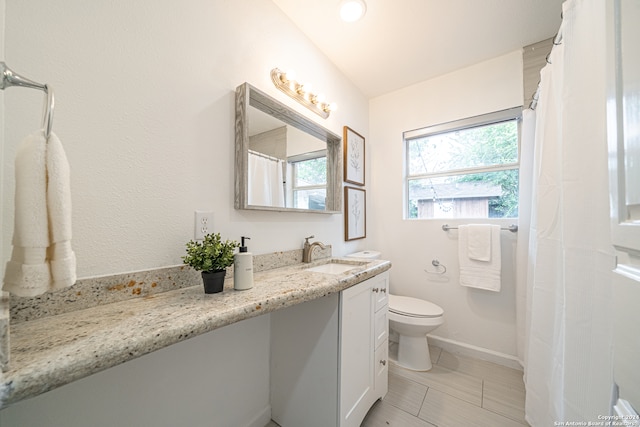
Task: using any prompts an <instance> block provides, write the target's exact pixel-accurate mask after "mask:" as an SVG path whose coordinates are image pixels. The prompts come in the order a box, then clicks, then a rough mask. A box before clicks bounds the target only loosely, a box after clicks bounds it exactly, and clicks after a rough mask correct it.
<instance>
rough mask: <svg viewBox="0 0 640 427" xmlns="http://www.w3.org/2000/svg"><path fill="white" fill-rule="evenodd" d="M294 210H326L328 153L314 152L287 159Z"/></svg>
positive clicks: (323, 151) (324, 151)
mask: <svg viewBox="0 0 640 427" xmlns="http://www.w3.org/2000/svg"><path fill="white" fill-rule="evenodd" d="M287 161H288V163H289V165H290V173H291V182H292V183H293V185H292V189H291V191H292V196H293V198H292V200H293V207H294V208H301V209H318V210H324V208H325V203H326V198H327V152H326V150H320V151H314V152H312V153H307V154H304V155H299V156H290V157H289V158H288V159H287Z"/></svg>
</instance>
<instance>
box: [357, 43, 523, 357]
mask: <svg viewBox="0 0 640 427" xmlns="http://www.w3.org/2000/svg"><path fill="white" fill-rule="evenodd" d="M519 105H522V55H521V52H520V51H517V52H513V53H510V54H507V55H504V56H501V57H498V58H495V59H493V60H490V61H486V62H482V63H480V64H477V65H474V66H471V67H468V68H464V69H462V70H458V71H456V72H453V73H450V74H447V75H444V76H441V77H438V78H434V79H432V80H428V81H425V82H422V83H419V84H416V85H413V86H410V87H407V88H405V89H402V90H399V91H396V92H392V93H389V94H387V95H383V96H380V97H377V98H374V99H372V100H371V101H370V104H369V108H370V117H369V120H370V123H371V125H370V129H369V134H370V138H369V139H368V140H367V150H368V151H369V153H370V155H371V163H370V164H371V167H370V169H371V170H372V175H371V181H370V182H371V184H370V194H371V196H370V197H369V198H368V199H369V210H368V230H367V235H368V236H369V243H370V246H371V248H375V249H377V250H380V251H382V254H383V258H386V259H389V260H391V261H392V263H393V268H392V269H391V291H392V292H393V293H396V294H401V295H410V296H414V297H419V298H425V299H427V300H430V301H432V302H434V303H436V304H438V305H440V306H441V307H442V308H443V309H444V312H445V324H444V325H442V326H440V327H439V328H438V329H437V330H436V331H434V332H433V335H434V336H439V337H442V338H444V339H446V340H450V341H453V342H454V343H455V344H461V345H463V346H475V347H480V348H481V349H485V350H487V351H488V352H489V353H491V352H495V353H500V354H504V355H508V356H513V355H515V354H516V318H515V271H514V266H515V257H514V250H515V239H516V236H514V235H512V234H511V233H509V232H503V233H502V251H503V259H502V265H503V268H502V285H503V286H502V291H501V292H500V293H493V292H487V291H481V290H476V289H467V288H463V287H461V286H460V285H458V277H459V276H458V270H459V268H458V256H457V235H456V232H449V233H445V232H444V231H442V229H441V226H442V224H443V223H445V221H441V220H404V219H403V156H404V150H403V144H402V133H403V132H404V131H407V130H412V129H417V128H421V127H425V126H429V125H434V124H439V123H445V122H449V121H452V120H457V119H461V118H465V117H471V116H476V115H479V114H484V113H489V112H492V111H498V110H503V109H507V108H511V107H516V106H519ZM446 222H448V223H449V224H450V225H457V224H460V223H462V224H464V223H467V222H468V221H464V220H462V221H461V220H449V221H446ZM487 222H491V223H498V224H503V225H508V224H509V223H511V222H513V220H490V221H487ZM436 258H437V259H438V260H439V261H440V262H441V263H442V264H444V265H445V266H446V267H447V269H448V271H447V274H446V275H444V276H438V275H431V274H427V273H425V271H424V270H425V269H428V268H431V269H432V268H433V267H432V266H431V260H433V259H436Z"/></svg>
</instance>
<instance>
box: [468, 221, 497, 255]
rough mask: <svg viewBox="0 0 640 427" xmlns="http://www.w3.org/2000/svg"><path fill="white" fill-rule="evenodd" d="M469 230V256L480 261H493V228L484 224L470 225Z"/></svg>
mask: <svg viewBox="0 0 640 427" xmlns="http://www.w3.org/2000/svg"><path fill="white" fill-rule="evenodd" d="M466 228H467V239H468V241H467V243H468V244H467V256H468V257H469V258H470V259H475V260H478V261H487V262H489V261H491V233H492V227H491V226H490V225H484V224H469V225H467V226H466Z"/></svg>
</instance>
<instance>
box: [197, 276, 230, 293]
mask: <svg viewBox="0 0 640 427" xmlns="http://www.w3.org/2000/svg"><path fill="white" fill-rule="evenodd" d="M225 274H227V270H218V271H203V272H202V282H203V283H204V293H205V294H215V293H218V292H222V289H223V288H224V276H225Z"/></svg>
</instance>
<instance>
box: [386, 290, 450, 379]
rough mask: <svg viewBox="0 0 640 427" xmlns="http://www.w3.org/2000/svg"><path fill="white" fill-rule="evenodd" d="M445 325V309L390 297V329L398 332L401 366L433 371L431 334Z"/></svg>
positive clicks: (430, 304)
mask: <svg viewBox="0 0 640 427" xmlns="http://www.w3.org/2000/svg"><path fill="white" fill-rule="evenodd" d="M443 323H444V310H443V309H442V308H440V307H439V306H437V305H436V304H434V303H432V302H429V301H425V300H422V299H418V298H411V297H403V296H399V295H391V294H389V328H391V329H392V330H394V331H396V332H397V333H398V365H400V366H403V367H405V368H408V369H412V370H414V371H428V370H429V369H431V356H430V355H429V343H428V342H427V334H428V333H429V332H431V331H433V330H434V329H436V328H437V327H438V326H440V325H442V324H443Z"/></svg>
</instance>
